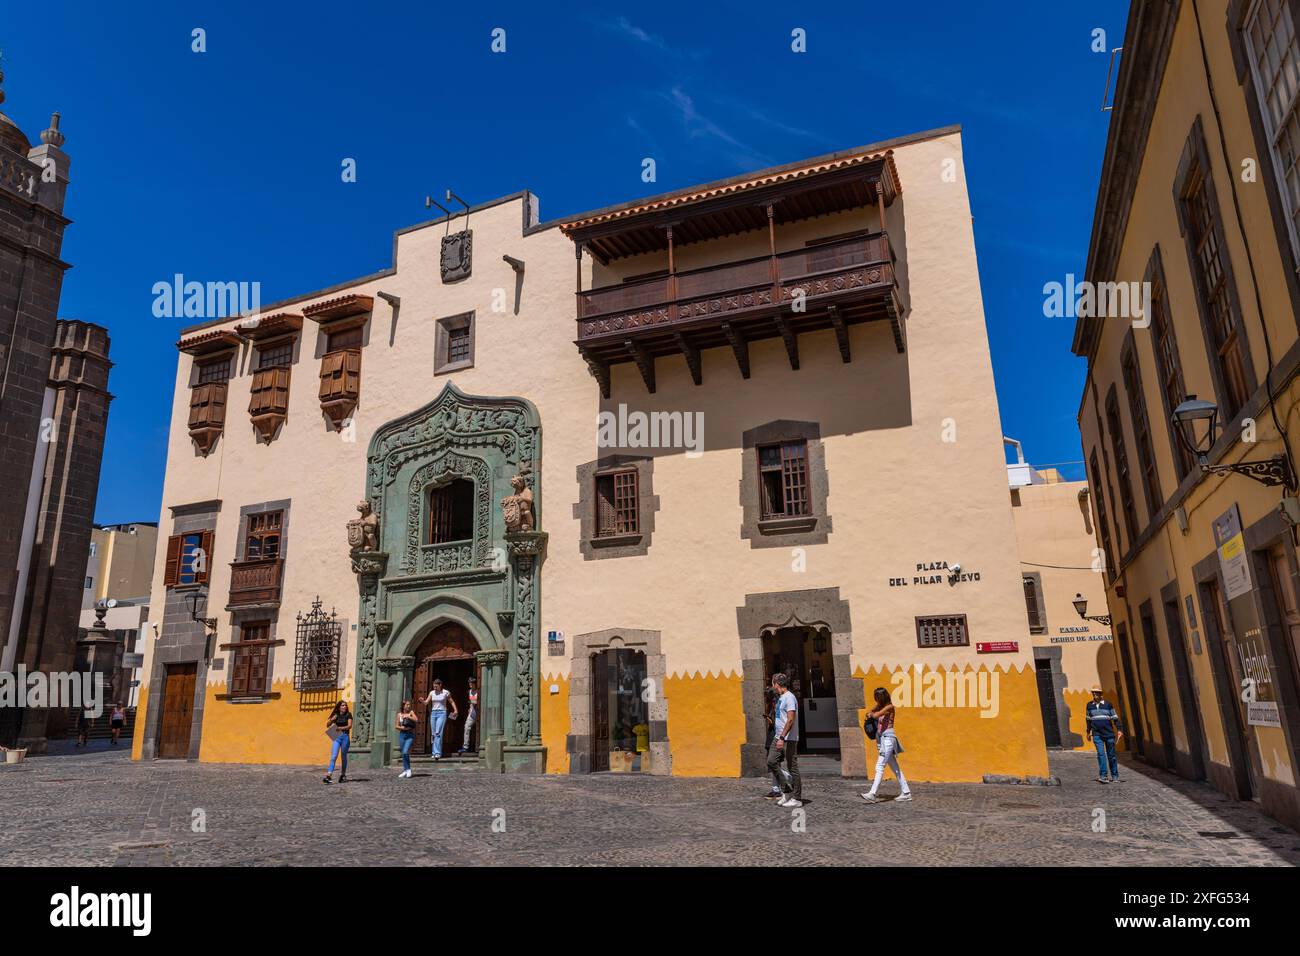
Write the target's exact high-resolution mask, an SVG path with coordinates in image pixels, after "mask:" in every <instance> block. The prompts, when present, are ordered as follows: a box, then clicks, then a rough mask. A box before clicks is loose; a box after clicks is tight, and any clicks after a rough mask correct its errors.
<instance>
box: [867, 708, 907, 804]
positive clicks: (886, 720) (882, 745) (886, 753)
mask: <svg viewBox="0 0 1300 956" xmlns="http://www.w3.org/2000/svg"><path fill="white" fill-rule="evenodd" d="M875 696H876V706H875V708H874V709H873V710H872V711H871V712H870V713H869V714H867V716H868V717H874V718H876V747H877V748H878V749H879V750H880V758H879V759H878V760H877V761H876V779H875V780H873V781H872V783H871V789H870V790H868V791H867V792H866V793H864V794H863V795H862V799H863V800H865V801H867V803H879V802H880V798H879V797H878V796H876V791H877V790H879V789H880V781H881V778H883V777H884V775H885V767H886V766H888V767H889V769H890V770H892V771H893V772H894V776H895V777H897V778H898V786H899V789H900V790H901V791H902V792H901V793H899V795H898V796H897V797H895V798H894V800H895V802H897V801H899V800H911V799H912V791H911V790H909V789H908V786H907V780H906V778H905V777H904V776H903V771H902V770H901V769H900V768H899V766H898V754H901V753H902V752H903V745H902V744H900V743H899V742H898V736H897V735H896V734H895V733H894V702H893V701H892V700H890V698H889V691H887V690H886V689H885V688H883V687H877V688H876V695H875Z"/></svg>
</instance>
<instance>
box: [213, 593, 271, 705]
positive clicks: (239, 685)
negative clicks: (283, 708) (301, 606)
mask: <svg viewBox="0 0 1300 956" xmlns="http://www.w3.org/2000/svg"><path fill="white" fill-rule="evenodd" d="M277 628H278V621H277V619H276V617H275V616H274V615H273V614H268V613H267V612H266V611H264V610H261V609H258V610H250V611H247V612H242V613H240V612H236V615H235V619H234V620H233V621H232V622H231V628H230V629H231V641H230V643H229V644H222V645H221V650H223V651H227V652H228V653H229V655H230V656H229V660H227V661H226V664H225V669H226V693H224V694H219V695H217V696H218V699H220V700H228V701H231V702H234V703H241V702H242V703H260V702H262V701H266V700H273V699H275V698H277V697H279V696H280V695H279V694H278V693H277V692H275V691H274V689H273V681H274V675H275V649H276V648H277V647H280V646H282V645H283V644H284V643H285V642H284V641H283V640H279V639H278V635H277V633H276V631H277Z"/></svg>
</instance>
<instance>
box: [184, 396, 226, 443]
mask: <svg viewBox="0 0 1300 956" xmlns="http://www.w3.org/2000/svg"><path fill="white" fill-rule="evenodd" d="M225 426H226V383H225V382H211V383H209V384H207V385H199V386H197V387H196V388H193V389H191V390H190V421H189V431H190V438H191V439H193V441H194V444H195V446H196V447H197V448H198V449H199V451H200V452H201V453H202V454H204V455H206V454H207V453H208V452H210V451H211V450H212V446H213V445H214V444H216V441H217V438H218V437H220V435H221V432H222V430H223V429H224V428H225Z"/></svg>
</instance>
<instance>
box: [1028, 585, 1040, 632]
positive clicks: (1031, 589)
mask: <svg viewBox="0 0 1300 956" xmlns="http://www.w3.org/2000/svg"><path fill="white" fill-rule="evenodd" d="M1025 610H1026V612H1027V613H1028V614H1029V629H1030V630H1031V631H1041V630H1042V629H1043V615H1042V612H1041V611H1040V610H1039V607H1038V588H1037V586H1036V585H1035V583H1034V579H1033V578H1028V577H1027V578H1025Z"/></svg>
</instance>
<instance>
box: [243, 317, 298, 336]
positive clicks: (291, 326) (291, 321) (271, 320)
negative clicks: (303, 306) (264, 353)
mask: <svg viewBox="0 0 1300 956" xmlns="http://www.w3.org/2000/svg"><path fill="white" fill-rule="evenodd" d="M300 331H302V316H301V315H297V314H295V313H293V312H277V313H276V314H275V315H265V316H262V317H261V318H259V319H255V320H252V321H250V322H248V324H247V325H245V324H244V323H242V322H241V323H240V325H239V334H240V335H242V336H243V337H244V338H246V339H249V340H250V341H253V342H266V341H268V340H270V339H277V338H280V337H281V336H284V335H290V334H292V333H294V332H300Z"/></svg>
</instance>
